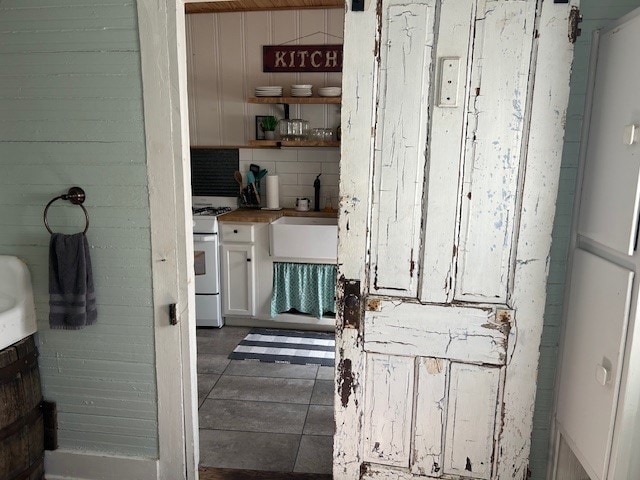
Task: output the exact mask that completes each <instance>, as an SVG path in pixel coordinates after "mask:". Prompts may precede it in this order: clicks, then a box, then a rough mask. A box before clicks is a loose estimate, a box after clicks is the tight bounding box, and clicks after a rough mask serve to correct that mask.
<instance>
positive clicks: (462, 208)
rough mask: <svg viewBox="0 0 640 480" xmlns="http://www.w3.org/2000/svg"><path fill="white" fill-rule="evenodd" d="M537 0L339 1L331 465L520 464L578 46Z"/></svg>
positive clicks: (559, 10) (555, 13) (392, 473)
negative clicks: (360, 5) (341, 36)
mask: <svg viewBox="0 0 640 480" xmlns="http://www.w3.org/2000/svg"><path fill="white" fill-rule="evenodd" d="M544 5H545V6H544V7H540V10H539V9H538V7H539V5H538V2H537V1H535V0H512V1H498V0H455V1H454V0H380V1H379V2H378V3H377V5H376V4H374V3H371V4H369V3H367V2H366V1H365V8H364V11H362V12H354V11H351V10H348V12H347V14H346V18H345V70H344V81H343V103H344V105H343V111H342V128H343V133H344V136H343V144H342V145H343V147H342V163H341V197H342V201H341V208H340V247H339V275H340V286H339V292H338V310H339V313H338V330H337V332H338V335H337V358H338V362H339V363H338V365H337V377H336V378H337V381H336V383H337V386H336V401H337V406H336V429H337V433H336V440H335V446H334V459H335V461H334V478H336V479H356V478H380V479H383V478H384V479H405V478H415V477H416V476H426V477H442V478H449V479H451V478H463V477H464V478H478V479H495V478H518V479H521V478H525V477H526V474H527V458H528V448H529V436H530V432H531V416H532V405H533V399H534V392H535V373H536V366H537V358H538V357H537V349H538V343H539V335H540V330H541V324H542V305H543V304H544V280H545V277H546V267H545V263H546V262H545V257H546V256H547V255H548V251H549V238H548V237H549V236H550V235H549V232H550V227H551V220H552V218H553V210H554V201H555V182H556V181H557V172H558V166H559V154H558V152H557V151H555V150H554V149H556V150H558V151H559V145H560V144H561V141H562V128H563V127H562V124H561V122H562V120H563V115H564V110H565V108H566V102H567V98H568V88H567V84H568V73H569V64H570V60H571V52H572V49H571V45H570V43H569V40H568V39H567V34H566V32H567V23H566V22H567V17H568V13H569V6H568V5H559V4H552V3H550V2H545V3H544ZM541 18H542V20H541ZM542 38H544V40H542ZM547 42H548V43H547ZM538 53H544V55H545V56H544V57H543V56H541V57H540V58H541V59H542V58H544V60H541V61H539V62H537V65H538V67H539V68H542V69H543V70H544V69H547V71H546V74H545V75H540V76H539V78H538V76H537V75H536V76H535V77H534V76H533V75H532V68H531V67H532V64H533V62H536V54H538ZM550 65H553V68H554V70H553V72H552V73H551V69H550V68H549V66H550ZM556 76H557V78H556ZM534 80H535V81H537V82H538V83H537V85H536V90H537V89H538V88H540V89H541V90H540V91H539V92H536V93H533V89H532V87H533V83H534ZM556 80H559V81H560V87H557V86H556V85H554V83H553V82H554V81H556ZM538 95H540V98H538ZM543 97H544V98H543ZM528 122H530V124H531V126H532V129H531V130H529V129H528V126H529V123H528ZM534 124H535V125H540V130H539V132H540V133H542V131H544V132H545V134H546V135H547V136H546V137H545V138H544V139H541V138H540V137H538V136H537V134H536V135H534V134H533V133H532V132H533V125H534ZM543 124H544V127H543ZM547 124H548V125H547ZM554 129H555V130H554ZM558 132H559V133H558ZM537 133H538V132H537ZM527 142H528V148H527ZM525 153H528V163H527V160H526V159H527V155H525ZM525 164H526V165H527V168H526V169H525V168H524V167H525ZM529 167H530V168H529ZM547 175H549V176H548V177H547ZM543 177H544V178H543ZM526 182H529V183H528V185H527V188H525V186H524V185H525V183H526ZM543 183H544V184H545V188H544V189H541V187H542V185H543ZM549 187H550V188H549ZM541 232H542V234H543V235H544V233H545V232H547V233H546V237H544V236H542V237H539V235H540V233H541ZM520 306H521V307H520ZM516 310H518V312H516ZM516 313H517V314H518V315H520V314H521V313H522V319H523V322H524V324H523V326H519V325H518V324H517V323H516Z"/></svg>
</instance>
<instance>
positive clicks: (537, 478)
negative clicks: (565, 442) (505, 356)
mask: <svg viewBox="0 0 640 480" xmlns="http://www.w3.org/2000/svg"><path fill="white" fill-rule="evenodd" d="M580 4H581V5H580V11H581V12H582V14H583V16H584V20H583V22H582V24H581V28H582V36H581V37H580V38H579V39H578V41H577V42H576V45H575V56H574V60H573V69H572V72H571V95H570V98H569V108H568V111H567V128H566V132H565V143H564V149H563V154H562V167H561V171H560V172H561V173H560V183H559V187H558V203H557V209H556V217H555V222H554V228H553V243H552V246H551V262H550V265H549V278H548V281H547V304H546V310H545V319H544V330H543V332H542V344H541V346H540V364H539V367H538V391H537V396H536V408H535V413H534V418H533V434H532V438H531V458H530V467H529V468H530V470H531V473H532V476H531V479H532V480H544V479H545V478H546V468H547V460H548V457H549V455H548V453H549V443H550V435H551V431H550V428H551V414H552V409H553V389H554V387H555V375H556V365H557V360H558V342H559V337H560V329H561V324H562V308H563V300H564V286H565V280H566V274H567V271H566V269H567V256H568V253H569V237H570V233H571V221H572V218H573V215H572V213H573V200H574V198H575V190H576V177H577V170H578V153H579V150H580V134H581V130H582V117H583V113H584V103H585V94H586V91H587V74H588V69H589V55H590V53H591V35H592V33H593V31H594V30H596V29H598V28H602V27H604V26H606V25H607V24H608V23H609V22H610V21H611V20H615V19H617V18H619V17H621V16H623V15H625V14H627V13H629V12H630V11H631V10H633V9H634V8H637V7H640V0H582V1H581V2H580Z"/></svg>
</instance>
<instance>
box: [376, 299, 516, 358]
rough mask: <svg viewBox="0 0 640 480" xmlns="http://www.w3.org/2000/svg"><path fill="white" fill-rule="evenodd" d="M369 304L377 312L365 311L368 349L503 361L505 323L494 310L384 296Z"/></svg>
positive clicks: (506, 330) (415, 354) (505, 347)
mask: <svg viewBox="0 0 640 480" xmlns="http://www.w3.org/2000/svg"><path fill="white" fill-rule="evenodd" d="M369 305H370V307H369V308H375V309H376V310H375V311H367V312H365V331H366V332H367V334H366V335H365V343H364V349H365V350H366V351H368V352H378V353H388V354H393V355H413V356H430V357H437V358H447V359H450V360H458V361H463V362H465V361H467V362H482V363H487V364H493V365H504V362H505V358H506V355H507V339H508V335H509V324H508V323H499V322H496V321H495V317H496V315H495V311H493V310H490V309H489V310H487V309H480V308H471V307H466V308H464V307H444V306H439V305H432V306H428V307H426V306H424V305H421V304H419V303H398V302H394V301H390V300H382V299H375V301H372V300H371V299H370V301H369Z"/></svg>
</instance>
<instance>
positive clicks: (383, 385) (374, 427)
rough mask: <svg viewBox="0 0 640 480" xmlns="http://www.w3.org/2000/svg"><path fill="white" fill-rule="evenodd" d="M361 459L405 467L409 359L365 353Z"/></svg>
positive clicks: (410, 396) (410, 392)
mask: <svg viewBox="0 0 640 480" xmlns="http://www.w3.org/2000/svg"><path fill="white" fill-rule="evenodd" d="M366 364H367V366H366V373H365V375H366V378H367V383H366V387H365V399H366V400H365V402H366V405H365V409H366V412H367V414H366V416H365V420H364V433H365V437H364V459H365V461H368V462H371V463H378V464H382V465H392V466H395V467H408V466H409V453H410V445H411V412H412V410H413V365H414V362H413V359H412V358H410V357H396V356H391V355H377V354H370V355H367V359H366Z"/></svg>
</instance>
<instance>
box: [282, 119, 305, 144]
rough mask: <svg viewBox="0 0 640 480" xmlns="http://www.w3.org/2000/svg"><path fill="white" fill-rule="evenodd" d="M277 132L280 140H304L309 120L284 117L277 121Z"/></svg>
mask: <svg viewBox="0 0 640 480" xmlns="http://www.w3.org/2000/svg"><path fill="white" fill-rule="evenodd" d="M278 133H279V134H280V138H281V139H282V140H306V139H307V137H308V136H309V122H308V121H307V120H302V119H300V118H285V119H282V120H280V123H278Z"/></svg>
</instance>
